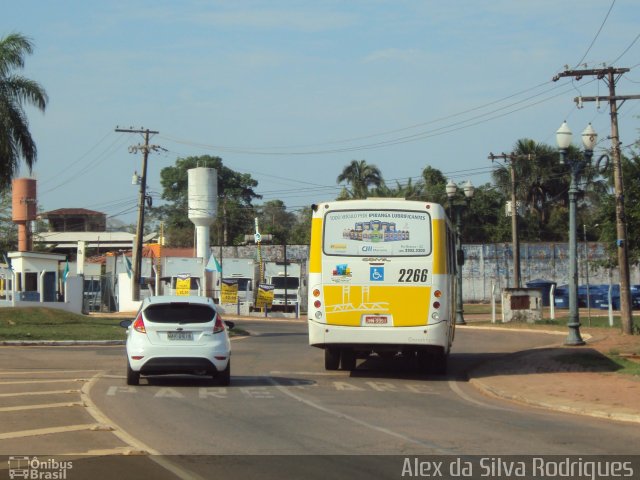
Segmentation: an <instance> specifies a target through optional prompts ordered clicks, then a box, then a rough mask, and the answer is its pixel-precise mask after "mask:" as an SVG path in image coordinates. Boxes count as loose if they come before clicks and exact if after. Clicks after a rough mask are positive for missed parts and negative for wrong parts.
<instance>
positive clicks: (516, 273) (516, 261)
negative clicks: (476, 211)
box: [488, 153, 531, 288]
mask: <svg viewBox="0 0 640 480" xmlns="http://www.w3.org/2000/svg"><path fill="white" fill-rule="evenodd" d="M520 157H523V156H521V155H515V154H513V153H511V154H506V153H502V154H501V155H494V154H493V153H490V154H489V157H488V158H489V159H490V160H491V161H492V162H493V161H494V160H496V159H500V160H504V161H507V162H509V170H510V175H511V242H512V249H513V287H514V288H520V287H522V285H521V283H520V238H519V236H518V204H517V200H516V170H515V167H514V163H515V161H516V160H518V159H519V158H520ZM524 157H526V158H527V159H529V160H531V155H525V156H524ZM524 157H523V158H524Z"/></svg>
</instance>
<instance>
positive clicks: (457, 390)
mask: <svg viewBox="0 0 640 480" xmlns="http://www.w3.org/2000/svg"><path fill="white" fill-rule="evenodd" d="M448 383H449V388H451V390H452V391H453V392H454V393H455V394H456V395H458V396H459V397H460V398H462V399H463V400H465V401H467V402H469V403H473V404H474V405H478V406H479V407H482V408H489V409H491V410H507V411H511V412H512V411H514V410H513V409H511V408H505V407H502V406H499V405H493V404H491V403H485V402H481V401H480V400H476V399H475V398H472V397H470V396H469V395H467V394H466V393H464V392H463V391H462V389H461V388H460V386H459V385H458V382H457V381H455V380H449V382H448Z"/></svg>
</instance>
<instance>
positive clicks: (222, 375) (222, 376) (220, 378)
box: [215, 359, 231, 387]
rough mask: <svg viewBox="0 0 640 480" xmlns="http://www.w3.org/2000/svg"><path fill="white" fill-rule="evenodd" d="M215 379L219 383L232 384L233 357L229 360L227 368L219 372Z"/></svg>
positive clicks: (223, 384)
mask: <svg viewBox="0 0 640 480" xmlns="http://www.w3.org/2000/svg"><path fill="white" fill-rule="evenodd" d="M215 381H216V383H217V384H218V385H220V386H223V387H226V386H228V385H229V384H231V359H229V361H228V362H227V368H225V369H224V370H222V371H221V372H218V374H217V375H216V377H215Z"/></svg>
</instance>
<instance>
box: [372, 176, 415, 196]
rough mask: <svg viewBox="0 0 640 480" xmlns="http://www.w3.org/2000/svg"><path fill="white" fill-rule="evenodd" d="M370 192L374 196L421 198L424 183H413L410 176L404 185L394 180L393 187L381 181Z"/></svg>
mask: <svg viewBox="0 0 640 480" xmlns="http://www.w3.org/2000/svg"><path fill="white" fill-rule="evenodd" d="M371 193H373V194H374V195H375V196H376V197H387V198H404V199H406V200H421V199H422V197H423V193H424V184H423V183H422V182H420V181H418V182H416V183H413V179H412V178H408V179H407V183H406V184H405V185H400V182H398V181H396V186H395V187H389V186H388V185H387V184H386V183H384V182H383V183H382V185H380V186H379V187H376V188H374V189H373V191H372V192H371Z"/></svg>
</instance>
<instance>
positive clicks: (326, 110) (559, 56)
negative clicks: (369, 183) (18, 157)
mask: <svg viewBox="0 0 640 480" xmlns="http://www.w3.org/2000/svg"><path fill="white" fill-rule="evenodd" d="M0 4H1V7H0V11H1V12H2V15H1V16H0V36H3V37H4V36H5V35H7V34H9V33H12V32H19V33H22V34H24V35H26V36H28V37H30V38H31V40H32V41H33V43H34V45H35V50H34V53H33V54H32V55H30V56H28V57H27V58H26V64H25V68H24V69H23V70H22V71H21V74H23V75H25V76H27V77H29V78H31V79H33V80H36V81H38V82H39V83H40V84H41V85H42V86H43V87H44V88H45V90H46V91H47V94H48V96H49V103H48V105H47V109H46V112H45V113H44V114H42V113H41V112H39V111H38V110H36V109H34V108H31V107H27V109H26V112H27V115H28V119H29V124H30V130H31V133H32V135H33V138H34V140H35V141H36V144H37V148H38V159H37V163H36V165H35V168H34V170H33V172H32V175H33V177H34V178H36V179H37V181H38V202H39V208H40V209H41V210H42V211H50V210H54V209H58V208H88V209H91V210H97V211H100V212H104V213H106V214H107V215H108V217H109V218H110V219H115V220H118V221H122V222H125V223H127V224H131V223H134V222H135V218H136V213H135V212H136V208H137V187H136V186H134V185H132V184H131V177H132V175H133V173H134V171H138V172H140V170H141V164H142V156H141V154H140V153H129V147H130V146H132V145H138V144H140V143H142V142H143V138H142V136H140V135H138V134H129V133H118V132H116V131H115V129H116V128H117V127H120V128H129V127H134V128H136V129H141V128H142V129H149V130H153V131H157V132H159V133H158V134H156V135H154V136H153V137H152V138H151V144H153V145H158V146H160V147H162V148H163V149H166V151H164V150H161V151H158V152H154V153H152V154H151V155H150V157H149V167H148V190H149V193H150V194H151V195H152V197H153V201H154V205H159V204H161V203H162V201H161V198H160V195H161V192H162V187H161V185H160V171H161V170H162V169H163V168H165V167H168V166H172V165H174V163H175V161H176V159H178V158H185V157H188V156H199V155H217V156H220V157H221V158H222V159H223V163H224V165H225V166H227V167H229V168H231V169H233V170H236V171H238V172H241V173H249V174H251V176H252V177H253V178H254V179H255V180H257V181H258V187H257V188H256V192H257V193H259V194H261V195H262V196H263V200H262V201H269V200H276V199H280V200H282V201H283V202H284V203H285V205H286V206H287V210H289V211H293V212H295V211H299V210H300V209H301V208H303V207H305V206H309V205H310V204H312V203H317V202H320V201H326V200H332V199H335V197H336V196H337V195H338V193H339V192H340V190H341V188H342V187H341V186H340V185H338V184H337V183H336V179H337V177H338V175H339V174H340V173H341V171H342V170H343V168H344V167H345V166H347V165H348V164H349V163H350V162H351V161H352V160H362V159H364V160H366V162H367V163H368V164H371V165H375V166H377V167H378V168H379V169H380V170H381V172H382V174H383V177H384V179H385V180H386V182H387V183H388V184H389V185H391V186H395V185H396V184H400V185H402V184H405V183H406V182H407V181H408V179H410V178H411V179H412V181H414V182H415V181H416V180H418V179H419V178H420V175H421V172H422V170H423V169H424V168H425V167H427V166H430V167H432V168H436V169H438V170H440V171H442V172H443V173H444V174H445V176H446V177H448V178H450V179H452V180H454V181H455V182H457V183H459V184H462V183H463V182H466V181H467V180H470V181H471V182H472V183H473V184H474V185H476V186H478V185H483V184H485V183H487V182H490V181H491V171H492V169H495V168H497V167H498V166H499V164H497V163H492V162H491V160H489V159H488V158H487V157H488V156H489V154H490V153H491V152H493V153H496V154H499V153H502V152H506V153H508V152H510V151H511V149H512V148H513V146H514V145H515V143H516V142H517V140H518V139H522V138H530V139H533V140H535V141H536V142H541V143H546V144H549V145H555V132H556V130H557V129H558V128H559V127H560V125H561V124H562V122H563V121H564V120H566V121H567V122H568V124H569V126H570V127H571V129H572V131H573V133H574V143H575V144H576V145H579V144H580V143H581V142H580V133H581V132H582V130H583V129H584V128H585V127H586V126H587V124H588V123H592V124H593V127H594V129H595V130H596V131H597V132H598V134H599V144H598V150H600V149H606V148H608V147H609V146H610V141H609V140H608V139H607V137H608V136H609V135H610V133H611V123H610V116H609V109H608V105H607V104H604V103H603V104H601V105H599V106H598V105H597V104H596V103H595V102H592V103H585V104H584V106H583V108H577V106H576V104H575V103H574V98H575V97H577V96H580V95H582V96H596V95H607V94H608V89H607V86H606V85H605V83H604V81H598V80H595V79H593V78H591V77H585V78H583V79H582V80H580V81H575V80H572V79H567V78H563V79H560V80H559V81H557V82H553V81H552V77H553V76H554V75H555V74H557V73H559V72H561V71H564V70H565V68H566V66H568V68H584V66H585V65H586V66H587V67H588V68H600V67H602V66H615V67H618V68H623V67H624V68H630V69H631V70H630V71H629V72H628V73H626V74H624V75H623V76H622V77H621V78H620V79H619V80H618V83H617V94H618V95H637V94H639V93H640V85H639V84H640V40H638V36H639V34H640V7H639V6H638V3H637V0H613V1H612V0H581V1H574V0H567V1H563V2H559V1H557V0H519V1H513V0H485V1H476V0H451V1H446V2H445V1H436V0H422V1H419V0H406V1H403V0H388V1H387V0H369V1H364V0H350V1H348V2H345V1H343V0H340V1H338V0H336V1H332V0H327V1H322V0H315V1H304V0H271V1H251V0H247V1H241V0H234V1H231V0H229V1H213V0H209V1H205V0H180V1H178V0H176V1H167V0H153V1H149V0H134V1H132V0H126V1H116V0H113V1H109V0H107V1H105V0H100V1H94V0H83V1H80V0H78V1H69V0H57V1H46V0H39V1H35V0H22V1H20V2H16V1H10V0H1V1H0ZM639 104H640V101H638V100H629V101H627V102H625V103H624V105H622V107H621V108H620V112H619V113H620V116H619V123H620V138H621V142H622V145H623V146H625V147H627V146H629V145H631V144H633V143H634V142H635V141H636V140H638V139H639V138H640V132H639V127H640V120H639V116H640V106H639ZM625 152H626V153H630V151H629V150H628V149H626V150H625ZM20 174H21V175H24V176H27V175H29V172H28V171H27V170H26V168H23V169H22V170H21V172H20ZM256 203H257V204H260V203H261V201H258V202H256Z"/></svg>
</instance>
